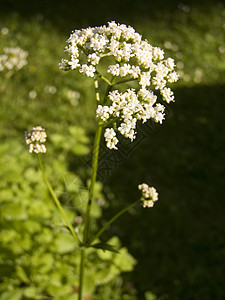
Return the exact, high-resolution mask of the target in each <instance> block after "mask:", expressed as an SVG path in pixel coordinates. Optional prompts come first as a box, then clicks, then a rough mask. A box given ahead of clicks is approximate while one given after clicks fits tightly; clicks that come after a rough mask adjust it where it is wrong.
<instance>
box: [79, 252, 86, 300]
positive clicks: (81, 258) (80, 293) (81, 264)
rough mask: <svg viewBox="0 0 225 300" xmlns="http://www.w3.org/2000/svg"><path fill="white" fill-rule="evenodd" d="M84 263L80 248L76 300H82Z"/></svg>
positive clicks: (83, 253) (83, 254)
mask: <svg viewBox="0 0 225 300" xmlns="http://www.w3.org/2000/svg"><path fill="white" fill-rule="evenodd" d="M84 261H85V249H84V248H83V247H82V248H81V254H80V274H79V290H78V300H82V292H83V278H84Z"/></svg>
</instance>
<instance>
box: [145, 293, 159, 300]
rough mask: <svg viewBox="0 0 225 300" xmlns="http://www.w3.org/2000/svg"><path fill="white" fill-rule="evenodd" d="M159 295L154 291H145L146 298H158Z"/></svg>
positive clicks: (151, 299)
mask: <svg viewBox="0 0 225 300" xmlns="http://www.w3.org/2000/svg"><path fill="white" fill-rule="evenodd" d="M156 299H157V297H156V295H155V294H153V293H152V292H146V293H145V300H156Z"/></svg>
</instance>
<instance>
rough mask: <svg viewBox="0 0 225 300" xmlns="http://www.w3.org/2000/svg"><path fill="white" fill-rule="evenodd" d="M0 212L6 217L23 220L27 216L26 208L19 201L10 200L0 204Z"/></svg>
mask: <svg viewBox="0 0 225 300" xmlns="http://www.w3.org/2000/svg"><path fill="white" fill-rule="evenodd" d="M0 213H1V215H2V216H4V217H5V218H7V219H18V220H24V219H26V218H27V213H26V210H25V208H24V207H23V206H21V204H20V203H15V202H10V203H6V204H4V205H2V206H1V208H0Z"/></svg>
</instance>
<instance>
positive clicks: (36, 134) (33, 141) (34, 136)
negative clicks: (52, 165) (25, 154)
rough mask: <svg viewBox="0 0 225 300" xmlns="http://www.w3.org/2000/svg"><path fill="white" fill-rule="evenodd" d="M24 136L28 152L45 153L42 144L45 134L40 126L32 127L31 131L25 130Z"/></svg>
mask: <svg viewBox="0 0 225 300" xmlns="http://www.w3.org/2000/svg"><path fill="white" fill-rule="evenodd" d="M25 138H26V143H27V144H28V145H29V152H30V153H33V152H34V153H45V152H46V151H47V149H46V147H45V144H44V143H45V141H46V138H47V134H46V132H45V129H44V128H42V127H41V126H36V127H33V129H32V130H31V132H28V131H25Z"/></svg>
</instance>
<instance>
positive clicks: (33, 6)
mask: <svg viewBox="0 0 225 300" xmlns="http://www.w3.org/2000/svg"><path fill="white" fill-rule="evenodd" d="M202 4H203V5H204V6H203V8H204V7H207V5H210V4H211V1H210V0H208V1H203V0H199V1H198V2H197V3H196V1H194V0H191V1H178V0H172V1H169V0H159V1H147V0H140V1H137V0H123V1H120V0H115V1H102V0H100V1H92V0H85V1H72V0H65V1H61V0H48V1H45V0H35V1H27V0H19V1H14V0H8V1H1V11H0V15H2V16H6V15H7V14H11V13H15V12H16V13H18V14H19V15H20V16H21V17H23V18H30V17H33V16H37V15H38V16H39V18H42V17H44V19H46V20H48V21H51V22H52V23H53V24H54V25H55V26H56V27H57V28H58V29H62V30H63V31H64V30H65V31H71V28H75V27H76V26H77V28H79V27H86V26H95V25H102V24H105V23H106V22H108V21H111V20H115V21H117V22H128V23H130V24H133V23H135V20H141V19H145V18H146V19H148V18H161V17H162V15H163V14H165V13H173V12H174V11H176V10H181V11H184V12H185V10H186V9H189V6H191V5H195V6H198V5H200V6H202Z"/></svg>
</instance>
